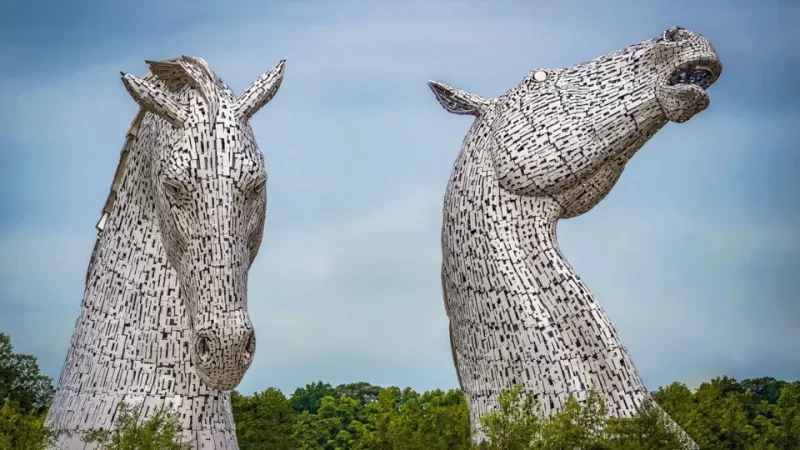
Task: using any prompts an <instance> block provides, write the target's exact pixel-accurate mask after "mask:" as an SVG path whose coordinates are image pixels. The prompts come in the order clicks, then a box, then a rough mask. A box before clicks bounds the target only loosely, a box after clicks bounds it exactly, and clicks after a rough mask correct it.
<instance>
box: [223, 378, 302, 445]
mask: <svg viewBox="0 0 800 450" xmlns="http://www.w3.org/2000/svg"><path fill="white" fill-rule="evenodd" d="M231 405H232V408H233V415H234V417H235V418H236V419H235V420H236V437H237V439H238V441H239V448H240V449H241V450H295V449H296V448H298V445H299V444H298V442H297V439H296V438H295V437H294V426H295V422H296V421H297V414H296V413H295V412H294V410H293V409H292V406H291V404H290V403H289V400H287V399H286V397H285V396H284V395H283V393H281V391H279V390H277V389H274V388H269V389H267V390H265V391H262V392H256V393H254V394H253V395H251V396H249V397H245V396H243V395H241V394H239V393H238V392H236V391H233V393H232V394H231Z"/></svg>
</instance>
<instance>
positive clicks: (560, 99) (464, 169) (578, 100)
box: [430, 27, 721, 448]
mask: <svg viewBox="0 0 800 450" xmlns="http://www.w3.org/2000/svg"><path fill="white" fill-rule="evenodd" d="M720 73H721V65H720V64H719V60H718V58H717V55H716V53H715V52H714V49H713V48H712V47H711V45H710V44H709V43H708V41H707V40H706V39H705V38H704V37H703V36H702V35H699V34H697V33H694V32H691V31H689V30H686V29H683V28H680V27H674V28H671V29H669V30H666V31H665V32H664V33H663V34H662V35H661V37H660V38H658V39H653V40H649V41H645V42H642V43H640V44H636V45H633V46H630V47H628V48H625V49H622V50H620V51H617V52H614V53H611V54H608V55H605V56H602V57H600V58H597V59H595V60H592V61H588V62H585V63H582V64H579V65H576V66H574V67H571V68H567V69H559V70H545V69H541V70H534V71H531V72H530V73H529V74H528V75H527V76H526V77H525V79H524V80H523V81H522V82H521V83H520V84H519V85H517V86H515V87H514V88H512V89H511V90H510V91H508V92H507V93H506V94H504V95H502V96H500V97H497V98H493V99H484V98H482V97H480V96H478V95H475V94H472V93H469V92H465V91H462V90H459V89H456V88H453V87H451V86H447V85H445V84H442V83H437V82H430V87H431V89H432V90H433V92H434V94H435V95H436V97H437V99H438V100H439V102H440V104H441V105H442V106H443V107H444V108H445V109H446V110H448V111H449V112H452V113H454V114H465V115H473V116H475V117H476V119H475V122H474V123H473V125H472V128H471V129H470V131H469V132H468V133H467V136H466V137H465V139H464V142H463V145H462V148H461V153H460V154H459V156H458V158H457V160H456V163H455V166H454V168H453V172H452V174H451V177H450V181H449V184H448V186H447V192H446V194H445V201H444V215H443V225H442V256H443V264H442V285H443V292H444V301H445V308H446V311H447V315H448V317H449V319H450V336H451V346H452V351H453V360H454V364H455V366H456V372H457V373H458V378H459V383H460V384H461V387H462V389H463V391H464V393H465V395H466V397H467V401H468V404H469V411H470V421H471V424H472V431H473V439H474V440H475V441H476V442H480V441H482V440H484V439H485V437H484V436H483V434H482V433H481V429H480V428H481V427H480V417H481V416H482V415H483V414H485V413H487V412H490V411H492V410H494V409H496V408H497V406H498V405H497V396H498V394H499V393H500V392H501V391H502V390H504V389H510V388H512V387H513V386H515V385H517V384H521V385H522V386H523V391H524V392H531V393H533V394H534V396H535V398H536V399H537V400H538V404H539V406H540V408H541V409H542V412H543V413H545V414H550V413H554V412H558V411H560V410H561V408H562V407H563V406H564V404H565V403H566V400H567V398H568V396H569V395H574V396H575V397H576V398H577V399H578V400H579V401H580V400H583V399H585V398H586V395H587V394H588V392H589V390H590V389H595V390H597V391H598V393H599V394H601V396H603V398H604V399H605V402H606V406H607V408H608V411H609V413H610V414H611V415H613V416H619V417H630V416H631V415H633V414H634V413H635V412H636V410H637V408H638V407H639V406H640V405H641V404H642V401H643V400H644V399H645V398H647V396H648V395H649V393H648V391H647V389H646V388H645V386H644V384H643V383H642V380H641V377H640V376H639V374H638V372H637V370H636V368H635V367H634V365H633V363H632V362H631V360H630V356H629V354H628V352H627V350H626V349H625V346H624V345H623V344H622V341H621V340H620V338H619V336H618V334H617V332H616V331H615V329H614V327H613V326H612V325H611V323H610V321H609V319H608V317H607V315H606V314H605V312H604V311H603V309H602V308H601V307H600V306H599V305H598V303H597V302H596V301H595V299H594V297H593V296H592V294H591V292H590V291H589V289H588V288H587V287H586V286H585V285H584V284H583V282H582V281H581V280H580V278H579V277H578V276H577V274H576V273H575V271H574V270H573V269H572V267H571V266H570V265H569V263H568V262H567V261H566V259H565V258H564V257H563V255H562V254H561V251H560V250H559V248H558V241H557V238H556V227H557V222H558V220H559V219H566V218H570V217H575V216H578V215H580V214H583V213H585V212H586V211H588V210H590V209H591V208H593V207H594V206H595V205H597V204H598V203H599V202H600V201H601V200H602V199H603V198H604V197H605V196H606V195H607V194H608V193H609V192H610V191H611V189H612V188H613V186H614V185H615V183H616V182H617V180H618V179H619V177H620V175H621V174H622V171H623V170H624V167H625V164H626V163H627V162H628V160H629V159H630V158H631V157H633V155H634V154H635V153H636V152H637V151H638V150H639V149H640V148H641V147H642V146H643V145H644V144H645V143H646V142H647V140H648V139H650V138H651V137H652V136H653V135H654V134H655V133H656V132H657V131H658V130H659V129H661V128H662V127H663V126H664V125H665V124H666V123H667V122H669V121H673V122H683V121H686V120H689V119H690V118H691V117H693V116H694V115H695V114H697V113H699V112H700V111H702V110H703V109H705V108H706V107H707V106H708V96H707V94H706V92H705V89H706V88H707V87H709V86H710V85H711V84H712V83H713V82H714V81H716V79H717V78H718V77H719V75H720ZM671 426H673V427H676V428H677V425H675V424H672V425H671ZM684 438H686V436H685V435H684ZM686 446H687V448H695V447H696V446H695V445H694V443H692V442H691V440H689V439H688V438H686Z"/></svg>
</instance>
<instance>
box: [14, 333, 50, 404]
mask: <svg viewBox="0 0 800 450" xmlns="http://www.w3.org/2000/svg"><path fill="white" fill-rule="evenodd" d="M54 392H55V389H54V388H53V380H51V379H50V377H47V376H44V375H42V374H40V373H39V365H38V364H37V362H36V358H34V357H33V356H31V355H22V354H19V353H14V347H13V346H12V345H11V338H10V337H9V336H8V335H7V334H3V333H0V406H3V405H4V404H5V403H6V402H14V403H16V406H15V407H14V408H15V409H19V410H20V411H22V412H23V413H29V412H34V413H37V414H41V413H45V412H47V408H49V407H50V402H51V401H52V399H53V394H54Z"/></svg>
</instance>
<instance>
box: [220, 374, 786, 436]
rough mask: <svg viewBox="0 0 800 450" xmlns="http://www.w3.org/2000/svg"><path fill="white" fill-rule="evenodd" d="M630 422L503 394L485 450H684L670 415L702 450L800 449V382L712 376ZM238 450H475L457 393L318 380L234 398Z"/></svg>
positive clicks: (591, 401) (672, 388)
mask: <svg viewBox="0 0 800 450" xmlns="http://www.w3.org/2000/svg"><path fill="white" fill-rule="evenodd" d="M653 399H654V400H655V402H656V404H645V405H643V407H642V408H641V409H640V410H639V413H638V414H637V416H636V417H634V418H632V419H615V418H610V417H608V416H607V414H606V410H605V405H604V404H603V402H602V400H601V399H600V397H599V396H598V395H590V396H589V398H588V399H587V400H586V401H584V402H581V403H578V402H577V401H574V399H571V400H570V402H569V403H568V405H567V407H566V408H565V410H564V411H563V412H562V413H560V414H557V415H555V416H552V417H550V418H548V419H541V418H540V417H539V414H538V409H537V405H536V403H535V402H534V401H533V399H532V398H531V397H522V396H521V395H519V390H518V389H515V390H512V391H509V392H505V393H504V395H503V396H501V401H500V404H501V408H500V409H499V411H497V412H495V413H493V414H490V415H488V416H485V417H484V420H483V429H484V430H485V433H486V435H487V436H488V437H490V438H491V441H492V444H493V445H489V446H487V447H486V448H490V449H504V450H506V449H507V450H512V449H514V450H516V449H519V450H526V449H539V448H541V449H550V450H559V449H564V450H566V449H569V450H573V449H593V450H602V449H608V450H612V449H619V450H621V449H630V450H643V449H648V450H649V449H663V450H668V449H680V448H683V447H684V445H685V444H684V442H682V440H681V436H680V435H679V434H678V433H676V432H674V430H671V429H670V427H669V426H668V421H667V420H666V418H665V417H664V415H663V412H662V411H665V412H666V413H668V414H669V415H670V416H671V417H672V418H673V419H674V420H675V421H676V422H677V423H678V424H679V425H680V426H681V427H682V428H683V430H685V431H686V433H688V435H689V436H690V437H691V438H692V439H693V440H694V441H695V442H696V443H697V444H698V445H699V447H700V449H701V450H736V449H754V450H794V449H800V382H798V381H795V382H785V381H778V380H775V379H774V378H757V379H748V380H743V381H741V382H738V381H736V380H734V379H732V378H728V377H722V378H715V379H713V380H711V381H709V382H706V383H702V384H701V385H700V387H699V388H698V389H697V390H695V391H694V392H692V391H691V390H690V389H689V388H687V387H686V386H685V385H684V384H682V383H673V384H671V385H669V386H667V387H663V388H660V389H658V390H657V391H655V392H654V393H653ZM233 411H234V417H235V419H236V428H237V436H238V438H239V447H240V448H241V450H256V449H257V450H262V449H263V450H266V449H286V450H289V449H303V450H312V449H313V450H323V449H324V450H346V449H349V450H361V449H373V450H374V449H381V450H383V449H385V450H440V449H441V450H460V449H464V450H468V449H471V448H472V447H471V445H470V430H469V419H468V413H467V407H466V403H465V401H464V396H463V395H462V394H461V392H460V391H459V390H449V391H441V390H435V391H428V392H424V393H419V392H416V391H414V390H413V389H410V388H406V389H403V390H401V389H399V388H397V387H387V388H381V387H378V386H372V385H370V384H368V383H354V384H343V385H340V386H337V387H332V386H331V385H330V384H326V383H322V382H318V383H313V384H309V385H307V386H306V387H304V388H299V389H297V390H296V391H295V392H294V393H292V394H291V395H290V396H289V397H286V396H284V395H283V394H282V393H281V392H280V391H278V390H276V389H267V390H265V391H262V392H257V393H254V394H253V395H250V396H242V395H240V394H238V393H234V397H233Z"/></svg>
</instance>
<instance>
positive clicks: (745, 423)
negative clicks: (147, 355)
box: [0, 333, 800, 450]
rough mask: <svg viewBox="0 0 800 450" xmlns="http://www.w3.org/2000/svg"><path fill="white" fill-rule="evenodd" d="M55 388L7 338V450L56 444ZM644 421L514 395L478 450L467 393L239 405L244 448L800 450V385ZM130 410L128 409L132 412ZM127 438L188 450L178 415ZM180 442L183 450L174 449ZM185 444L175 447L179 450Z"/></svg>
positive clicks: (681, 406)
mask: <svg viewBox="0 0 800 450" xmlns="http://www.w3.org/2000/svg"><path fill="white" fill-rule="evenodd" d="M52 396H53V386H52V380H51V379H50V378H48V377H46V376H43V375H41V374H40V373H39V368H38V366H37V364H36V359H35V358H34V357H32V356H30V355H21V354H16V353H14V352H13V348H12V346H11V342H10V339H9V337H8V336H7V335H4V334H2V333H0V450H20V449H24V450H39V449H44V448H46V445H47V444H48V443H49V442H51V441H52V438H53V436H52V434H51V433H50V431H49V430H47V429H46V428H45V427H44V426H43V421H44V417H45V415H46V412H47V409H48V407H49V405H50V401H51V400H52ZM653 399H654V402H650V403H645V404H644V405H642V407H641V408H640V410H639V412H638V413H637V415H636V417H634V418H631V419H618V418H612V417H609V416H608V415H607V413H606V409H605V405H604V404H603V402H602V400H601V398H600V396H598V395H596V394H595V393H591V394H590V395H589V397H588V398H587V399H585V400H584V401H583V402H580V403H579V402H577V401H575V400H574V399H570V400H569V401H568V403H567V405H566V407H565V408H564V410H563V411H562V412H561V413H560V414H556V415H553V416H550V417H547V418H543V417H541V415H540V414H539V410H538V408H537V405H536V402H535V401H534V400H533V398H532V397H531V396H523V395H521V393H520V390H519V388H518V387H517V388H516V389H512V390H510V391H506V392H504V393H503V394H502V395H501V397H500V408H499V409H498V411H495V412H494V413H492V414H488V415H486V416H484V417H483V419H482V428H483V430H484V433H485V435H486V436H487V437H488V438H489V439H488V442H487V443H484V444H483V445H482V446H473V445H472V444H471V438H470V427H469V417H468V412H467V406H466V403H465V399H464V396H463V395H462V393H461V392H460V391H459V390H457V389H452V390H447V391H443V390H434V391H428V392H423V393H420V392H417V391H415V390H413V389H410V388H406V389H400V388H397V387H394V386H392V387H379V386H373V385H370V384H368V383H352V384H343V385H339V386H336V387H334V386H331V385H330V384H327V383H323V382H317V383H312V384H309V385H307V386H305V387H303V388H298V389H297V390H295V391H294V392H293V393H292V394H291V395H289V396H288V397H287V396H285V395H284V394H283V393H282V392H280V391H279V390H277V389H272V388H270V389H266V390H264V391H261V392H256V393H254V394H252V395H247V396H245V395H241V394H239V393H238V392H236V391H234V392H233V395H232V404H233V414H234V418H235V420H236V428H237V430H236V432H237V436H238V439H239V447H240V449H241V450H262V449H263V450H267V449H268V450H367V449H368V450H476V449H480V450H532V449H547V450H562V449H563V450H568V449H569V450H575V449H583V450H649V449H662V450H671V449H680V448H683V447H684V446H685V442H684V441H683V439H684V438H683V437H682V435H681V434H679V433H678V432H676V430H674V429H672V428H670V427H669V425H668V423H669V421H668V420H667V419H666V417H665V416H664V411H665V412H666V413H668V414H669V415H670V416H671V417H672V418H673V419H674V420H675V421H676V422H677V423H678V424H679V425H680V426H681V427H682V428H683V430H685V431H686V433H688V436H690V437H691V438H692V439H693V440H694V441H695V442H696V443H697V444H698V445H699V447H700V449H701V450H723V449H725V450H736V449H756V450H795V449H796V450H800V382H798V381H794V382H785V381H779V380H775V379H774V378H757V379H747V380H743V381H736V380H734V379H732V378H727V377H722V378H715V379H713V380H711V381H709V382H706V383H703V384H701V385H700V387H699V388H698V389H697V390H695V391H692V390H690V389H688V388H687V387H686V386H685V385H683V384H681V383H673V384H671V385H669V386H667V387H663V388H660V389H658V390H657V391H655V392H654V393H653ZM126 407H127V406H126ZM127 408H128V409H127V410H126V411H124V412H123V413H120V414H119V416H120V417H121V420H120V422H119V425H118V429H116V430H112V432H111V433H109V432H107V431H103V430H99V431H98V432H96V433H93V434H90V438H91V439H92V440H93V441H94V442H95V443H97V444H99V447H98V448H101V449H107V450H137V449H138V450H149V449H153V450H155V449H159V450H169V449H175V450H178V449H181V450H182V449H185V448H187V447H186V445H180V444H179V443H177V442H175V441H176V439H177V438H178V436H179V426H178V425H177V422H176V421H175V419H174V417H172V416H170V413H169V412H168V411H165V412H164V414H159V415H157V416H156V417H154V418H153V419H151V420H148V421H145V422H140V421H138V420H137V417H138V412H137V411H136V408H135V405H134V406H130V407H127ZM170 442H171V443H172V444H170ZM173 444H174V445H173Z"/></svg>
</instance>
